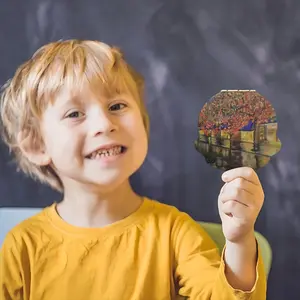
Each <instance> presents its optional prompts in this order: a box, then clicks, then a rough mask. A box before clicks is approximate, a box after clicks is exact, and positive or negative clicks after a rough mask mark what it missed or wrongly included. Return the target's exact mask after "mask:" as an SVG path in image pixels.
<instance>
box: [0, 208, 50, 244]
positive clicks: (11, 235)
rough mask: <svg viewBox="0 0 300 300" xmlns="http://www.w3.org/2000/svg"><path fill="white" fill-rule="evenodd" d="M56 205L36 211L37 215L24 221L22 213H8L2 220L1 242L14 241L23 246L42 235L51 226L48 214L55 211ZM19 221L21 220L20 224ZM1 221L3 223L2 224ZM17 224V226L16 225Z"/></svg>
mask: <svg viewBox="0 0 300 300" xmlns="http://www.w3.org/2000/svg"><path fill="white" fill-rule="evenodd" d="M53 207H54V204H52V205H51V206H48V207H46V208H43V209H41V210H40V211H39V210H36V212H35V214H33V215H32V216H30V217H25V219H22V211H20V210H19V211H17V210H16V212H13V213H7V214H6V216H4V218H2V221H3V226H1V231H2V232H1V239H3V241H1V240H0V246H1V242H5V241H8V240H13V241H14V242H15V243H17V244H19V245H21V244H22V243H23V242H24V241H25V242H26V240H28V239H30V238H31V237H33V236H37V235H40V234H41V232H43V231H44V230H45V227H47V224H49V218H48V212H49V210H51V209H53ZM18 220H20V221H19V222H18ZM2 221H1V223H2ZM16 223H17V224H16ZM15 224H16V225H15Z"/></svg>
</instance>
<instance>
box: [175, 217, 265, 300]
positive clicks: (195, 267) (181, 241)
mask: <svg viewBox="0 0 300 300" xmlns="http://www.w3.org/2000/svg"><path fill="white" fill-rule="evenodd" d="M172 240H173V244H174V249H175V262H176V263H175V269H174V272H175V279H176V282H177V283H178V287H179V295H181V296H184V297H189V298H190V299H191V300H223V299H224V300H239V299H241V300H248V299H260V300H265V299H266V277H265V271H264V266H263V262H262V257H261V254H260V251H259V249H258V251H257V259H255V261H252V260H251V258H250V257H248V258H246V259H245V258H244V257H243V260H240V261H238V257H236V258H237V260H236V261H235V263H234V264H235V266H236V265H239V266H240V267H241V268H242V267H243V266H245V265H247V262H248V261H249V260H250V262H252V263H253V268H255V281H254V284H253V286H252V288H251V289H250V290H249V291H247V290H241V289H237V288H235V287H234V286H233V285H232V284H230V283H229V280H228V279H229V278H228V272H227V268H228V266H226V264H225V251H226V250H227V249H226V247H225V248H224V250H223V251H222V255H221V257H220V255H219V249H218V248H217V246H216V245H215V243H214V242H213V241H212V240H211V238H210V237H209V236H208V234H207V233H206V232H205V231H204V230H203V229H202V228H201V227H200V225H199V224H197V223H196V222H195V221H194V220H192V219H191V218H190V217H189V216H188V215H186V214H183V215H182V216H181V218H179V219H178V220H177V222H176V225H175V226H174V228H173V235H172ZM228 250H229V249H228ZM236 254H237V253H236ZM229 276H231V275H229Z"/></svg>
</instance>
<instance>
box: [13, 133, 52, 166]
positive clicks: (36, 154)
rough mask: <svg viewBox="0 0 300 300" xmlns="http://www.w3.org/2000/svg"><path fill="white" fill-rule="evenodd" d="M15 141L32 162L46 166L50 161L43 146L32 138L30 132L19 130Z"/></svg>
mask: <svg viewBox="0 0 300 300" xmlns="http://www.w3.org/2000/svg"><path fill="white" fill-rule="evenodd" d="M17 142H18V145H19V147H20V149H21V151H22V152H23V154H24V155H25V156H26V158H27V159H28V160H29V161H31V162H32V163H33V164H35V165H38V166H47V165H49V164H50V163H51V157H50V156H49V155H48V153H47V152H46V151H45V147H43V145H41V143H39V142H38V141H37V139H36V138H34V136H33V134H32V133H28V132H19V134H18V137H17Z"/></svg>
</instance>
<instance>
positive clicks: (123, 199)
mask: <svg viewBox="0 0 300 300" xmlns="http://www.w3.org/2000/svg"><path fill="white" fill-rule="evenodd" d="M141 204H142V198H141V197H140V196H139V195H137V194H136V193H135V192H134V191H133V190H132V187H131V185H130V183H129V181H126V182H124V183H123V184H122V185H120V186H119V187H118V188H117V189H115V190H114V191H112V192H107V193H105V194H102V195H101V194H100V193H95V192H90V193H87V191H84V192H82V193H80V192H79V191H78V190H76V191H75V190H73V191H72V190H70V189H69V190H68V191H66V190H65V195H64V199H63V201H62V202H60V203H59V204H58V205H57V212H58V214H59V215H60V216H61V218H62V219H64V220H65V221H66V222H68V223H69V224H71V225H74V226H78V227H104V226H106V225H109V224H112V223H114V222H117V221H119V220H122V219H124V218H126V217H127V216H129V215H130V214H132V213H133V212H135V211H136V210H137V209H138V208H139V207H140V206H141Z"/></svg>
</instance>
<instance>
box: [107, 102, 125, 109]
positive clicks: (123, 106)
mask: <svg viewBox="0 0 300 300" xmlns="http://www.w3.org/2000/svg"><path fill="white" fill-rule="evenodd" d="M125 107H126V105H125V104H124V103H116V104H113V105H111V106H110V107H109V110H112V111H115V110H120V109H123V108H125Z"/></svg>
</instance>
